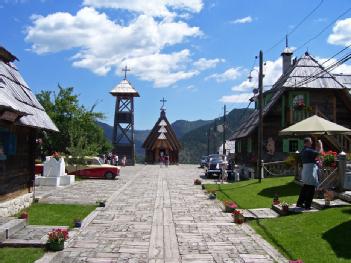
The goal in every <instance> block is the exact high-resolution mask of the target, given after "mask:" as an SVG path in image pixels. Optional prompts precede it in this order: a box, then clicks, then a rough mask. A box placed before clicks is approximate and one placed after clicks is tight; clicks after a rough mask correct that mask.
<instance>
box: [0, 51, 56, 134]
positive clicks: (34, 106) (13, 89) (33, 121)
mask: <svg viewBox="0 0 351 263" xmlns="http://www.w3.org/2000/svg"><path fill="white" fill-rule="evenodd" d="M0 109H4V110H9V111H13V112H16V113H17V114H18V115H19V116H20V117H19V119H18V120H17V122H16V124H18V125H23V126H30V127H33V128H40V129H45V130H52V131H58V129H57V127H56V125H55V124H54V123H53V122H52V120H51V119H50V117H49V116H48V115H47V114H46V112H45V110H44V108H43V106H41V105H40V103H39V101H38V100H37V98H36V97H35V95H34V94H33V92H32V91H31V89H30V88H29V87H28V84H27V83H26V82H25V81H24V79H23V78H22V76H21V74H20V73H19V71H18V70H17V68H16V67H15V65H14V64H12V63H11V62H9V61H8V60H7V59H4V58H3V57H2V56H1V55H0Z"/></svg>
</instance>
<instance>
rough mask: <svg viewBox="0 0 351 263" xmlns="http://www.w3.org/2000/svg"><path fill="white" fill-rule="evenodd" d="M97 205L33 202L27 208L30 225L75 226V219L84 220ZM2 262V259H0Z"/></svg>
mask: <svg viewBox="0 0 351 263" xmlns="http://www.w3.org/2000/svg"><path fill="white" fill-rule="evenodd" d="M95 208H96V206H94V205H66V204H41V203H35V204H32V205H31V206H30V207H29V208H27V209H26V211H28V213H29V224H30V225H48V226H69V227H71V228H72V227H73V226H74V222H73V221H74V219H81V220H83V219H84V218H85V217H86V216H87V215H88V214H90V213H91V212H92V211H93V210H94V209H95ZM0 262H1V261H0Z"/></svg>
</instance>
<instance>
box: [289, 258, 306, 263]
mask: <svg viewBox="0 0 351 263" xmlns="http://www.w3.org/2000/svg"><path fill="white" fill-rule="evenodd" d="M289 263H303V261H302V259H296V260H289Z"/></svg>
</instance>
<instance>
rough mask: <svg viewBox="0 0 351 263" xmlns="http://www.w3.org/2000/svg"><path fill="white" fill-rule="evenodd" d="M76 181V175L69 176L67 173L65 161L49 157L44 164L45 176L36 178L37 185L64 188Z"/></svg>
mask: <svg viewBox="0 0 351 263" xmlns="http://www.w3.org/2000/svg"><path fill="white" fill-rule="evenodd" d="M74 181H75V176H74V175H67V174H66V173H65V161H64V159H63V158H62V157H60V158H55V157H52V156H48V157H46V161H45V162H44V170H43V176H37V177H36V178H35V185H37V186H40V185H41V186H63V185H70V184H73V183H74Z"/></svg>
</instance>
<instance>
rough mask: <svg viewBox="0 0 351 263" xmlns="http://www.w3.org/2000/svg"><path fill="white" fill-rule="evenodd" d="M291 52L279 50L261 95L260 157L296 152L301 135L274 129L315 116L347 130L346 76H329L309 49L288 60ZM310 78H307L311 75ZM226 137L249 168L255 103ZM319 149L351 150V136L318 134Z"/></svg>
mask: <svg viewBox="0 0 351 263" xmlns="http://www.w3.org/2000/svg"><path fill="white" fill-rule="evenodd" d="M291 56H292V51H291V50H290V49H289V48H286V49H285V50H284V51H283V53H282V62H283V72H282V73H283V74H282V75H281V77H280V78H279V79H278V80H277V81H276V83H275V84H274V85H273V86H272V88H271V89H270V90H267V91H265V92H264V93H263V102H264V105H263V145H262V147H263V159H264V161H265V162H270V161H277V160H284V159H285V158H286V157H287V156H288V155H289V153H294V152H295V151H297V150H299V151H300V150H301V149H302V147H303V136H301V137H282V136H279V131H281V130H282V129H284V128H286V127H288V126H290V125H292V124H295V123H297V122H299V121H301V120H304V119H306V118H308V117H310V116H312V115H318V116H320V117H323V118H325V119H327V120H330V121H332V122H335V123H337V124H340V125H342V126H345V127H348V128H351V118H350V116H351V95H350V92H349V90H350V88H351V76H349V75H344V74H333V73H331V72H330V71H328V70H327V68H325V67H324V65H323V64H321V63H320V62H318V61H317V60H316V59H315V58H314V57H312V56H311V55H310V54H309V53H307V52H306V53H305V54H304V55H303V56H301V57H300V58H299V59H294V60H293V61H291ZM311 76H313V77H311ZM255 108H256V109H255V111H254V112H253V113H252V114H251V115H250V116H249V117H248V118H247V119H246V120H244V121H243V122H242V124H241V126H240V127H239V128H238V129H237V130H236V131H235V132H234V134H233V135H232V137H231V138H230V140H234V141H235V151H236V162H237V163H239V164H246V165H247V166H255V165H256V161H257V148H258V145H257V137H258V135H257V131H258V121H259V118H258V113H259V111H258V104H257V102H256V107H255ZM322 141H323V144H324V146H325V149H334V150H338V151H340V150H344V151H347V152H350V151H351V137H350V136H346V135H338V136H323V138H322Z"/></svg>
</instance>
